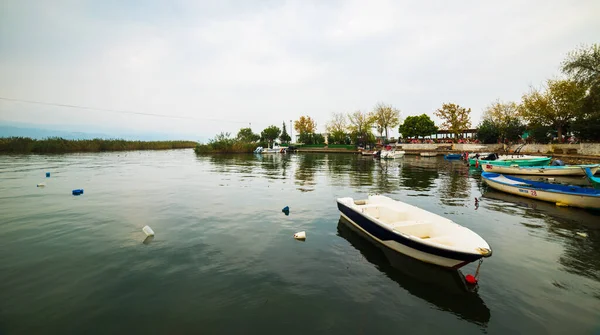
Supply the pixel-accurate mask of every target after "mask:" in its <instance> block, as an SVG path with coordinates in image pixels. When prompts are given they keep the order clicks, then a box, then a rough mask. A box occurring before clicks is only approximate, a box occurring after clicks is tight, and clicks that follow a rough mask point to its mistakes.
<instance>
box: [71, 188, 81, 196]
mask: <svg viewBox="0 0 600 335" xmlns="http://www.w3.org/2000/svg"><path fill="white" fill-rule="evenodd" d="M82 194H83V189H82V188H80V189H76V190H73V195H82Z"/></svg>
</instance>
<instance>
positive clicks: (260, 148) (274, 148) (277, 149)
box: [254, 144, 286, 154]
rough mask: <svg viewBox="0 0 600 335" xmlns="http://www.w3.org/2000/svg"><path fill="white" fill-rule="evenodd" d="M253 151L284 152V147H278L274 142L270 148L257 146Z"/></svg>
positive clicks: (263, 152)
mask: <svg viewBox="0 0 600 335" xmlns="http://www.w3.org/2000/svg"><path fill="white" fill-rule="evenodd" d="M254 153H257V154H285V153H286V147H280V146H279V145H277V144H274V145H273V147H272V148H263V147H258V148H256V150H254Z"/></svg>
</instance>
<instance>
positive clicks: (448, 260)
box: [337, 195, 492, 269]
mask: <svg viewBox="0 0 600 335" xmlns="http://www.w3.org/2000/svg"><path fill="white" fill-rule="evenodd" d="M337 203H338V209H339V210H340V212H341V215H342V217H344V218H345V219H347V220H348V221H349V222H350V223H352V225H354V226H355V227H356V228H358V229H360V230H361V231H363V232H364V233H366V234H367V235H369V236H370V237H372V238H373V239H374V240H375V241H376V242H378V243H381V244H383V245H385V246H387V247H389V248H390V249H392V250H394V251H396V252H399V253H402V254H404V255H407V256H410V257H413V258H416V259H419V260H421V261H423V262H427V263H431V264H435V265H439V266H442V267H447V268H455V269H457V268H460V267H462V266H464V265H466V264H468V263H471V262H474V261H476V260H479V259H481V258H483V257H489V256H491V255H492V249H491V248H490V246H489V245H488V243H487V242H486V241H485V240H484V239H483V238H481V237H480V236H479V235H477V234H476V233H474V232H473V231H471V230H470V229H468V228H466V227H463V226H460V225H458V224H456V223H455V222H453V221H451V220H449V219H446V218H444V217H442V216H439V215H437V214H434V213H431V212H428V211H426V210H423V209H421V208H418V207H415V206H412V205H409V204H407V203H404V202H401V201H396V200H393V199H391V198H388V197H386V196H382V195H370V196H369V197H368V199H366V200H354V199H352V198H339V199H337Z"/></svg>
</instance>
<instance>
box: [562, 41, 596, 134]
mask: <svg viewBox="0 0 600 335" xmlns="http://www.w3.org/2000/svg"><path fill="white" fill-rule="evenodd" d="M562 71H563V72H564V73H565V74H567V75H569V76H571V78H572V79H573V80H575V81H577V82H578V83H579V84H581V85H582V86H583V87H585V88H586V89H587V92H586V96H585V97H584V101H583V105H582V107H581V110H580V111H579V113H578V115H577V117H576V118H575V120H574V121H573V122H572V128H571V130H572V131H573V133H575V135H576V136H577V137H578V138H580V139H582V140H592V141H598V140H600V132H599V131H598V129H600V44H593V45H592V46H591V47H589V48H587V47H582V48H580V49H578V50H575V51H573V52H571V53H569V55H568V56H567V59H565V61H563V64H562Z"/></svg>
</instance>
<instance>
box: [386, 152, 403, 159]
mask: <svg viewBox="0 0 600 335" xmlns="http://www.w3.org/2000/svg"><path fill="white" fill-rule="evenodd" d="M401 157H404V151H383V152H382V153H381V158H382V159H394V158H401Z"/></svg>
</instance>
